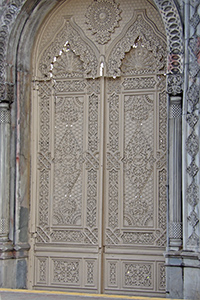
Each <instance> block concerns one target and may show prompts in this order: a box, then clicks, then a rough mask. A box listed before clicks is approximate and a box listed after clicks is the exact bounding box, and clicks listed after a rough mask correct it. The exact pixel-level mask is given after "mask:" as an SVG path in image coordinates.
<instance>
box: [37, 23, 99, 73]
mask: <svg viewBox="0 0 200 300" xmlns="http://www.w3.org/2000/svg"><path fill="white" fill-rule="evenodd" d="M83 36H84V34H83V33H82V30H81V29H80V28H79V27H78V26H77V25H76V24H75V23H74V21H73V20H72V19H71V20H69V21H66V23H65V25H64V27H63V28H62V29H61V31H60V32H59V33H58V35H57V37H56V38H55V40H54V41H53V42H52V43H51V44H50V46H49V47H48V48H47V49H46V50H45V51H44V53H43V55H42V57H41V59H40V64H39V70H40V72H41V74H42V75H43V76H47V77H49V76H50V73H51V72H50V70H51V65H52V63H53V62H54V57H55V58H58V62H57V64H56V68H57V72H58V68H61V70H62V68H63V64H62V62H61V61H62V60H63V59H64V58H62V55H60V52H61V51H62V52H63V53H64V56H65V58H67V59H69V55H71V57H73V58H74V61H73V63H74V65H73V67H74V66H75V67H76V68H75V70H73V72H75V73H76V71H78V69H79V67H80V66H81V70H82V71H83V74H84V77H86V78H93V77H96V75H97V66H98V62H97V57H96V54H95V52H94V50H93V49H92V48H91V46H90V45H89V44H88V43H87V42H86V41H85V40H86V37H83ZM65 45H67V49H65ZM68 49H69V52H67V51H66V50H68ZM69 53H70V54H69ZM73 53H75V54H76V57H75V56H74V55H73ZM78 57H80V60H81V61H82V63H81V62H80V61H79V60H78ZM59 60H61V61H60V63H59ZM71 63H72V62H70V64H71ZM59 64H60V65H59ZM68 68H69V66H67V69H68ZM66 71H67V70H65V72H66ZM78 72H80V71H78Z"/></svg>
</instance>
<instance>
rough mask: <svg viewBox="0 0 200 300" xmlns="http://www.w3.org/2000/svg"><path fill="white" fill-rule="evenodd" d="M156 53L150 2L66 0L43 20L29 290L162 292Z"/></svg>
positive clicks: (162, 101)
mask: <svg viewBox="0 0 200 300" xmlns="http://www.w3.org/2000/svg"><path fill="white" fill-rule="evenodd" d="M110 16H112V18H111V17H110ZM95 20H97V21H98V22H97V23H95V22H96V21H95ZM158 28H159V30H160V31H159V30H158ZM165 54H166V42H165V36H164V31H163V25H162V22H161V18H160V16H159V13H158V12H157V11H156V9H155V7H154V5H153V3H151V2H150V1H131V0H127V1H121V3H116V2H115V1H107V0H103V1H66V2H65V3H64V4H60V5H58V7H57V8H56V9H55V10H54V11H53V12H52V13H51V15H50V16H48V18H47V20H46V22H45V23H44V24H43V27H42V29H41V31H40V34H39V35H38V40H37V42H36V45H35V50H34V53H33V74H34V76H33V91H32V141H33V142H32V204H31V209H32V213H31V216H32V218H31V222H30V231H31V256H30V261H29V287H30V288H34V289H45V290H61V291H80V292H92V293H108V294H127V295H148V296H149V295H152V296H161V295H164V293H165V268H164V258H163V252H164V250H165V245H166V203H167V200H166V182H167V181H166V180H167V170H166V149H167V148H166V145H167V102H166V93H165V75H164V73H165V72H166V70H165V66H166V57H165Z"/></svg>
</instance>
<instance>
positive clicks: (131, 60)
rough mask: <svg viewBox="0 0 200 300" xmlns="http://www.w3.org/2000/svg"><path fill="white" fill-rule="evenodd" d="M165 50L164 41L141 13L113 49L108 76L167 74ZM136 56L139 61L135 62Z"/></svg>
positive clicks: (109, 60) (109, 59)
mask: <svg viewBox="0 0 200 300" xmlns="http://www.w3.org/2000/svg"><path fill="white" fill-rule="evenodd" d="M132 22H133V21H132ZM165 49H166V44H165V42H164V41H163V39H162V38H161V37H159V35H158V33H156V32H155V30H154V28H153V26H152V25H151V24H150V23H149V22H147V17H145V15H144V14H143V13H141V12H140V13H138V14H137V17H136V19H135V20H134V22H133V24H132V25H130V27H129V28H128V29H127V30H126V32H125V33H124V35H123V37H122V38H121V39H120V40H119V41H118V42H117V43H116V45H115V46H114V47H113V49H112V51H111V53H110V55H109V58H108V76H112V77H117V76H120V75H121V74H122V73H125V74H127V75H128V74H132V75H133V74H134V75H136V74H146V73H152V71H153V72H161V73H165V69H166V66H167V61H166V55H167V54H166V50H165ZM126 53H127V54H126ZM125 54H126V55H125ZM138 54H139V57H138ZM135 55H137V60H135ZM124 57H125V58H124ZM149 58H151V59H149ZM123 59H124V60H123ZM127 64H128V69H127V66H126V65H127ZM145 64H146V69H145Z"/></svg>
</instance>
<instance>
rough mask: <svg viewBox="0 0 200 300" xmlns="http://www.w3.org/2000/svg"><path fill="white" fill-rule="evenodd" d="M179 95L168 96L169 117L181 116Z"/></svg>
mask: <svg viewBox="0 0 200 300" xmlns="http://www.w3.org/2000/svg"><path fill="white" fill-rule="evenodd" d="M181 100H182V99H181V97H180V96H176V97H175V96H171V97H170V109H169V118H170V119H173V118H180V117H181V116H182V103H181Z"/></svg>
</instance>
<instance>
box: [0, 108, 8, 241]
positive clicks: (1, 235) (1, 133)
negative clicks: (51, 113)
mask: <svg viewBox="0 0 200 300" xmlns="http://www.w3.org/2000/svg"><path fill="white" fill-rule="evenodd" d="M9 154H10V109H9V103H3V102H2V103H0V241H6V240H8V234H9V181H10V174H9V173H10V170H9V169H10V168H9V161H10V157H9Z"/></svg>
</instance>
